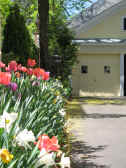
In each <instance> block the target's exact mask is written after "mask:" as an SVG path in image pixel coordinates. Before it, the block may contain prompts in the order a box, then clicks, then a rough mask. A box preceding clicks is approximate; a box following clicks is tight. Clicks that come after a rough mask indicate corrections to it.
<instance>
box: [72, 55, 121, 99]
mask: <svg viewBox="0 0 126 168" xmlns="http://www.w3.org/2000/svg"><path fill="white" fill-rule="evenodd" d="M78 60H79V64H77V65H76V67H75V68H74V69H73V72H72V73H73V75H72V87H73V95H74V96H120V54H109V53H108V54H102V53H101V54H85V53H84V54H79V55H78ZM82 65H87V66H88V73H87V74H84V73H81V66H82ZM106 65H107V66H110V68H111V73H110V74H106V73H104V66H106Z"/></svg>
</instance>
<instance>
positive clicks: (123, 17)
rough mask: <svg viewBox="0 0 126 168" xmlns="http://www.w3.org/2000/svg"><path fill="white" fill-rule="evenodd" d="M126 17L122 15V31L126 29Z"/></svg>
mask: <svg viewBox="0 0 126 168" xmlns="http://www.w3.org/2000/svg"><path fill="white" fill-rule="evenodd" d="M124 19H126V15H125V16H122V21H121V22H122V23H121V30H122V31H126V30H125V29H124Z"/></svg>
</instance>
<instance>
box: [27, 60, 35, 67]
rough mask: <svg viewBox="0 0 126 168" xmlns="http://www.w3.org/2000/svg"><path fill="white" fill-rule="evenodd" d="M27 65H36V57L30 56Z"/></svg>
mask: <svg viewBox="0 0 126 168" xmlns="http://www.w3.org/2000/svg"><path fill="white" fill-rule="evenodd" d="M27 65H28V66H30V67H34V66H35V65H36V61H35V60H34V59H31V58H28V61H27Z"/></svg>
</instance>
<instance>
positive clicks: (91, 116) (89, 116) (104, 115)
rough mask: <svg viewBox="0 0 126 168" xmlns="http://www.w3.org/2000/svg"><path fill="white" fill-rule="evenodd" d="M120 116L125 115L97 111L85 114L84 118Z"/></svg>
mask: <svg viewBox="0 0 126 168" xmlns="http://www.w3.org/2000/svg"><path fill="white" fill-rule="evenodd" d="M121 117H126V115H121V114H99V113H93V114H85V118H93V119H101V118H121Z"/></svg>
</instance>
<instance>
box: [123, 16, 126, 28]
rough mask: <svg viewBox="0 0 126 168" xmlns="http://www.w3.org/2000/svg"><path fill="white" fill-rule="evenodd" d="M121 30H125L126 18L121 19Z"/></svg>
mask: <svg viewBox="0 0 126 168" xmlns="http://www.w3.org/2000/svg"><path fill="white" fill-rule="evenodd" d="M123 30H126V17H124V18H123Z"/></svg>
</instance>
